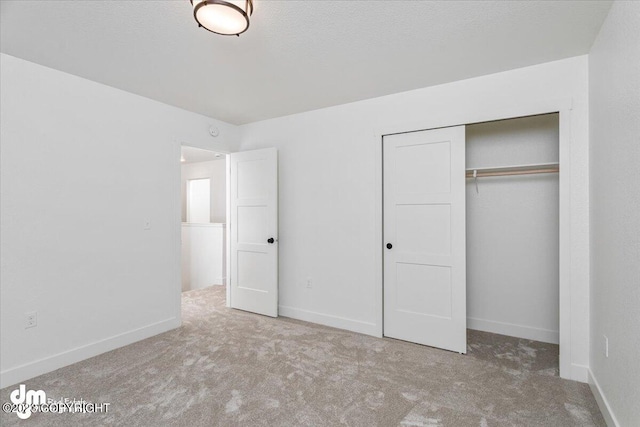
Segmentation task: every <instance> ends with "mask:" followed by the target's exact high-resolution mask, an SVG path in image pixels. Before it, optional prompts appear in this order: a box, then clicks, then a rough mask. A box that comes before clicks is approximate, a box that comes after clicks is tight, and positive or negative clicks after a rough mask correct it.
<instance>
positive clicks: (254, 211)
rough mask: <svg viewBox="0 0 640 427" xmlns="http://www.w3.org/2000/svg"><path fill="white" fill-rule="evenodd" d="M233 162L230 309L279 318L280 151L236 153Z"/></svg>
mask: <svg viewBox="0 0 640 427" xmlns="http://www.w3.org/2000/svg"><path fill="white" fill-rule="evenodd" d="M229 161H230V186H229V188H230V198H229V199H230V200H229V202H230V205H231V206H230V212H231V214H230V218H229V221H230V230H231V232H230V236H229V239H230V249H231V253H230V258H231V259H230V264H231V278H230V288H231V307H232V308H237V309H240V310H246V311H251V312H254V313H259V314H264V315H267V316H272V317H276V316H278V152H277V151H276V149H275V148H267V149H263V150H255V151H245V152H241V153H233V154H231V155H230V156H229ZM270 239H273V240H272V241H271V243H270V242H269V240H270Z"/></svg>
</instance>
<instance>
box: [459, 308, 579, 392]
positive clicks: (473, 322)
mask: <svg viewBox="0 0 640 427" xmlns="http://www.w3.org/2000/svg"><path fill="white" fill-rule="evenodd" d="M467 328H469V329H475V330H477V331H484V332H491V333H494V334H500V335H508V336H510V337H518V338H524V339H528V340H534V341H541V342H547V343H551V344H558V343H559V342H560V333H559V332H558V331H552V330H549V329H539V328H532V327H530V326H523V325H516V324H513V323H505V322H496V321H494V320H484V319H476V318H473V317H468V318H467ZM585 382H586V380H585Z"/></svg>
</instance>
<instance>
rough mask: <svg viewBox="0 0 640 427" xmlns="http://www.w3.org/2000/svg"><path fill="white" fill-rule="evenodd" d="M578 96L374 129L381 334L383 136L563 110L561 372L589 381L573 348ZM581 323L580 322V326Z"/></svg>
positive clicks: (380, 332) (380, 329)
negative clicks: (575, 115)
mask: <svg viewBox="0 0 640 427" xmlns="http://www.w3.org/2000/svg"><path fill="white" fill-rule="evenodd" d="M572 108H573V99H572V98H562V99H549V100H542V101H540V100H538V101H532V102H530V103H527V101H526V100H523V101H521V102H518V103H508V104H505V105H501V106H499V107H497V108H494V109H493V110H483V111H475V112H468V111H465V110H464V109H461V110H460V111H459V112H454V113H449V114H447V115H446V116H444V117H431V118H429V119H425V120H422V121H420V122H410V123H404V124H403V123H399V124H393V125H390V126H385V127H384V128H382V129H374V132H373V134H374V140H373V142H374V143H373V144H372V145H373V150H374V158H375V162H376V168H375V177H374V182H375V185H376V190H375V203H376V209H375V211H376V212H375V213H374V215H375V220H376V226H377V227H376V231H375V232H376V235H375V238H374V242H375V243H374V244H375V248H374V255H375V259H374V260H373V262H374V264H373V265H374V268H375V270H376V272H375V276H376V285H377V291H376V294H377V295H376V299H375V301H376V307H375V310H376V313H377V319H376V330H377V333H376V336H382V335H383V322H384V319H383V303H382V295H383V286H384V284H383V279H382V277H383V276H382V271H383V254H382V239H383V234H382V227H383V217H382V202H383V200H382V174H383V172H382V160H383V159H382V137H383V136H384V135H392V134H397V133H404V132H415V131H420V130H428V129H437V128H442V127H451V126H459V125H469V124H473V123H482V122H489V121H496V120H505V119H513V118H518V117H527V116H535V115H540V114H549V113H559V114H558V115H559V133H560V137H559V151H560V159H559V163H560V173H559V186H560V189H559V190H560V209H559V216H560V230H559V240H560V253H559V256H560V290H559V294H560V295H559V303H560V309H559V311H560V313H559V315H560V330H559V335H560V336H559V343H560V377H562V378H565V379H571V380H575V381H582V382H586V376H585V375H584V373H583V370H580V369H578V370H576V369H573V366H572V360H573V359H572V357H571V347H572V340H571V336H572V329H573V325H572V323H571V287H572V283H571V273H572V271H571V255H572V254H571V247H572V245H571V241H572V240H571V239H572V238H571V213H572V211H571V203H570V202H571V179H570V174H571V110H572ZM378 211H379V212H378ZM576 327H577V326H576Z"/></svg>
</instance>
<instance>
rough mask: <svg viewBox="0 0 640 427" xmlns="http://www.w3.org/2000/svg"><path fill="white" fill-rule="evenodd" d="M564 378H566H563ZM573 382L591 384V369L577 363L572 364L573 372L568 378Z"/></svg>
mask: <svg viewBox="0 0 640 427" xmlns="http://www.w3.org/2000/svg"><path fill="white" fill-rule="evenodd" d="M563 378H564V377H563ZM566 379H569V380H573V381H578V382H581V383H588V382H589V367H588V366H584V365H577V364H575V363H572V364H571V372H570V373H569V377H568V378H566Z"/></svg>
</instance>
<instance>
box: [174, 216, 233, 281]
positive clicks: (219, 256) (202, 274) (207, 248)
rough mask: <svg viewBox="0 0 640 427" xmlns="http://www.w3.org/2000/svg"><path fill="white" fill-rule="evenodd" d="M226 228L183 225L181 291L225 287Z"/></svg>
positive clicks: (217, 225)
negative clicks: (215, 286) (216, 286)
mask: <svg viewBox="0 0 640 427" xmlns="http://www.w3.org/2000/svg"><path fill="white" fill-rule="evenodd" d="M225 231H226V230H225V227H224V224H190V223H182V242H181V243H182V291H183V292H184V291H190V290H194V289H202V288H206V287H209V286H212V285H225V284H226V283H225V262H224V261H225V257H224V248H225V242H224V235H225Z"/></svg>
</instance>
